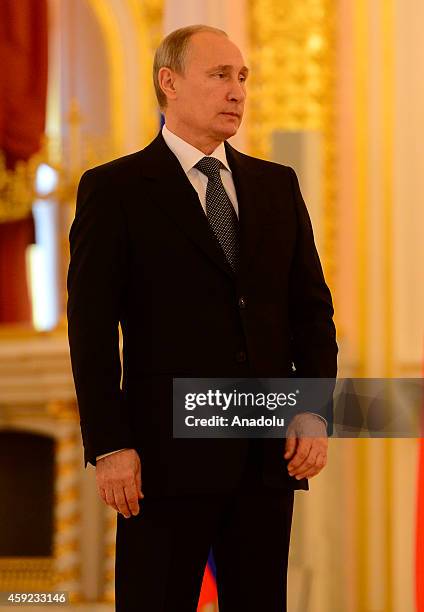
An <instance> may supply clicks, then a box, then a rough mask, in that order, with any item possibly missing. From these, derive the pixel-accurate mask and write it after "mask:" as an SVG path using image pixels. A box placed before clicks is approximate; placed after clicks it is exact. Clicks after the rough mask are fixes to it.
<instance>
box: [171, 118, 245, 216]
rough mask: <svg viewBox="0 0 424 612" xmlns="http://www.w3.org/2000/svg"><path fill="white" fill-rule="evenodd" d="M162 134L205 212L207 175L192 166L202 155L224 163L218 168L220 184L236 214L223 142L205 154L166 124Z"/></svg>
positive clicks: (233, 193)
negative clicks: (208, 153) (211, 151)
mask: <svg viewBox="0 0 424 612" xmlns="http://www.w3.org/2000/svg"><path fill="white" fill-rule="evenodd" d="M162 136H163V139H164V140H165V142H166V144H167V145H168V147H169V148H170V149H171V151H172V152H173V154H174V155H175V157H176V158H177V159H178V161H179V162H180V164H181V167H182V169H183V170H184V172H185V173H186V175H187V178H188V180H189V181H190V183H191V184H192V185H193V187H194V188H195V190H196V191H197V194H198V196H199V200H200V203H201V205H202V208H203V210H204V211H205V213H206V187H207V185H208V177H207V176H206V175H205V174H203V172H200V170H198V169H197V168H194V166H195V164H197V162H198V161H200V160H201V159H202V158H203V157H215V158H216V159H219V161H220V162H222V163H223V164H224V166H225V168H221V170H220V173H221V180H222V184H223V185H224V189H225V191H226V192H227V195H228V197H229V198H230V201H231V204H232V205H233V207H234V210H235V211H236V214H237V216H238V202H237V195H236V189H235V187H234V182H233V176H232V173H231V170H230V166H229V165H228V161H227V155H226V153H225V146H224V143H223V142H221V144H220V145H218V146H217V148H216V149H215V151H214V152H213V153H211V154H210V155H205V153H203V151H200V150H199V149H196V147H193V145H191V144H189V143H188V142H186V141H185V140H183V139H182V138H180V137H179V136H177V135H176V134H174V133H173V132H171V131H170V130H169V129H168V128H167V127H166V124H165V125H164V126H163V128H162Z"/></svg>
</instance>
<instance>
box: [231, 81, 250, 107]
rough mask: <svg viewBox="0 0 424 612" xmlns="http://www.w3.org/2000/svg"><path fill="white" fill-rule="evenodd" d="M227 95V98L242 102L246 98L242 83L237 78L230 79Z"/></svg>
mask: <svg viewBox="0 0 424 612" xmlns="http://www.w3.org/2000/svg"><path fill="white" fill-rule="evenodd" d="M227 97H228V100H233V101H235V102H243V101H244V99H245V98H246V90H245V88H244V84H243V83H242V82H240V81H239V80H238V79H237V80H234V81H231V87H230V89H229V91H228V94H227Z"/></svg>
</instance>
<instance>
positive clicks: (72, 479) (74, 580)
mask: <svg viewBox="0 0 424 612" xmlns="http://www.w3.org/2000/svg"><path fill="white" fill-rule="evenodd" d="M49 412H50V413H51V414H52V415H54V417H55V418H56V420H57V428H58V432H57V437H56V453H55V461H56V463H55V472H56V478H55V498H56V503H55V531H54V560H55V577H56V582H55V588H56V590H58V591H67V592H68V593H69V597H70V601H71V602H77V601H79V600H80V599H81V551H80V507H79V503H80V502H79V497H80V486H79V485H80V483H79V472H80V470H79V468H80V464H81V449H80V432H79V424H78V418H77V409H76V406H75V405H74V404H70V403H66V402H55V403H52V404H51V405H50V406H49Z"/></svg>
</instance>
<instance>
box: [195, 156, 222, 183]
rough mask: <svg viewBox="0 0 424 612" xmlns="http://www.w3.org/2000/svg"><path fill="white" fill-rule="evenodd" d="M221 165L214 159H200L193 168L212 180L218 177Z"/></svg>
mask: <svg viewBox="0 0 424 612" xmlns="http://www.w3.org/2000/svg"><path fill="white" fill-rule="evenodd" d="M221 165H222V164H221V162H220V161H219V159H216V157H202V159H200V160H199V161H198V162H197V164H195V165H194V167H195V168H197V169H198V170H200V172H203V174H206V176H207V177H208V178H210V179H214V178H216V177H217V176H219V170H220V168H221Z"/></svg>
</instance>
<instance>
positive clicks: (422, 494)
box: [415, 398, 424, 612]
mask: <svg viewBox="0 0 424 612" xmlns="http://www.w3.org/2000/svg"><path fill="white" fill-rule="evenodd" d="M423 412H424V398H423ZM423 436H424V414H423V415H422V420H421V438H420V441H419V444H420V446H419V451H418V483H417V485H418V489H417V536H416V549H415V593H416V600H417V612H424V437H423Z"/></svg>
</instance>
